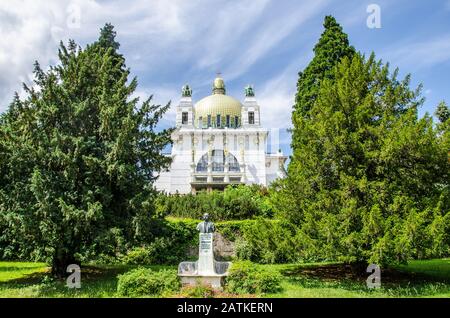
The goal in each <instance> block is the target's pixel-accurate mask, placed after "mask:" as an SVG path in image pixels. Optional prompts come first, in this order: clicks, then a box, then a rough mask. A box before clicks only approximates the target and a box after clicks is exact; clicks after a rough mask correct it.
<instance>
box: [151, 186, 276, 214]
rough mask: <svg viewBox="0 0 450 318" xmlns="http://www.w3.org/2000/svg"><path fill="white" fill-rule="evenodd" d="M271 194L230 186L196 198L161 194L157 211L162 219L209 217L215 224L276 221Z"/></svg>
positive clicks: (249, 188)
mask: <svg viewBox="0 0 450 318" xmlns="http://www.w3.org/2000/svg"><path fill="white" fill-rule="evenodd" d="M268 198H269V195H268V191H267V190H266V189H265V188H263V187H261V186H259V185H251V186H248V185H238V186H228V187H227V188H226V189H225V190H224V191H211V192H206V191H200V192H198V193H197V194H196V195H193V194H186V195H166V194H160V195H159V196H158V198H157V200H156V211H157V214H158V215H160V216H168V215H170V216H175V217H182V218H193V219H199V218H201V216H202V215H203V213H206V212H207V213H209V214H210V215H211V218H212V219H213V220H214V221H216V222H217V221H221V220H243V219H248V218H253V217H255V216H262V217H272V215H273V212H272V206H271V203H270V202H271V201H270V200H269V199H268Z"/></svg>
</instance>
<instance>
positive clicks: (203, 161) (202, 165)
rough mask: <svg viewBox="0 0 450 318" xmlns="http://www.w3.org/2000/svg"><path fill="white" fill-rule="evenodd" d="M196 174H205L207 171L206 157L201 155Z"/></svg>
mask: <svg viewBox="0 0 450 318" xmlns="http://www.w3.org/2000/svg"><path fill="white" fill-rule="evenodd" d="M196 170H197V171H198V172H206V171H208V155H207V154H206V155H203V156H202V157H201V158H200V161H199V162H198V163H197V169H196Z"/></svg>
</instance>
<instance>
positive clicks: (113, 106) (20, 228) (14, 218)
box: [0, 24, 171, 275]
mask: <svg viewBox="0 0 450 318" xmlns="http://www.w3.org/2000/svg"><path fill="white" fill-rule="evenodd" d="M118 48H119V44H118V43H117V42H116V41H115V32H114V30H113V27H112V25H110V24H106V25H105V27H104V28H103V29H102V30H101V34H100V38H99V40H98V41H97V42H95V43H93V44H91V45H87V47H86V48H84V49H82V48H80V47H79V46H77V45H76V44H75V42H74V41H69V44H68V45H67V46H65V45H64V44H62V43H61V46H60V50H59V61H60V63H59V64H58V65H56V66H52V67H51V68H50V70H48V71H44V70H42V68H41V67H40V65H39V64H38V63H37V62H36V64H35V68H34V75H35V82H34V86H33V87H28V86H26V85H25V91H26V94H27V96H26V98H24V99H19V98H18V97H17V96H16V97H15V99H14V101H13V102H12V103H11V106H10V108H9V110H8V111H7V112H6V113H5V114H4V115H2V116H1V120H0V122H1V123H2V124H1V130H0V134H1V136H2V138H1V139H2V140H1V141H0V157H1V159H2V165H1V167H0V169H2V172H3V173H2V174H4V175H3V176H2V179H0V182H1V183H0V200H1V201H0V227H2V231H1V233H0V248H2V250H1V252H2V253H3V256H5V257H8V256H11V255H13V256H14V257H20V256H28V257H34V258H37V259H45V260H48V261H49V262H50V263H51V264H52V270H53V272H54V273H55V274H57V275H65V271H66V266H67V265H68V264H71V263H78V262H79V255H81V254H83V253H85V252H86V251H87V250H90V251H91V252H92V253H95V251H96V249H97V248H98V249H100V248H101V247H102V246H103V245H104V244H108V242H107V240H108V238H110V237H111V236H113V235H114V234H115V233H118V232H120V233H122V235H123V236H124V237H125V238H126V239H129V240H133V239H138V237H139V235H142V231H144V228H143V224H145V222H148V220H149V219H151V218H152V216H153V197H154V190H153V186H152V184H153V182H154V180H155V172H157V171H160V170H161V169H163V168H165V167H166V166H167V165H168V163H169V162H170V159H169V158H167V157H165V156H163V155H161V150H162V149H163V148H164V147H165V146H166V145H167V144H168V143H170V133H171V129H162V130H161V129H159V131H157V124H158V121H159V119H160V118H161V116H162V115H163V114H164V113H165V112H166V111H167V109H168V108H169V104H167V105H165V106H160V105H153V104H152V103H151V97H150V98H149V99H147V100H146V101H144V102H143V103H141V104H140V103H139V99H138V98H136V97H133V92H134V91H135V89H136V87H137V80H136V78H133V79H131V80H130V81H129V74H130V71H129V69H128V68H127V67H126V65H125V59H124V58H123V56H122V55H121V54H119V52H118V51H117V50H118ZM105 240H106V242H105Z"/></svg>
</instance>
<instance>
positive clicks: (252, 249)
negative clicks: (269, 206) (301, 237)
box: [236, 218, 300, 264]
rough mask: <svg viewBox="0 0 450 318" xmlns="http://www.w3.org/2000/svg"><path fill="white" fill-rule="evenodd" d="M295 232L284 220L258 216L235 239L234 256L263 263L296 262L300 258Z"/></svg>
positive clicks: (296, 230) (294, 228) (292, 226)
mask: <svg viewBox="0 0 450 318" xmlns="http://www.w3.org/2000/svg"><path fill="white" fill-rule="evenodd" d="M297 232H298V229H297V228H296V227H295V226H294V225H292V224H290V223H288V222H286V221H281V220H266V219H262V218H259V219H257V220H255V221H254V222H252V223H250V224H248V226H247V227H245V230H244V231H243V233H242V234H243V235H242V237H241V238H240V239H239V240H237V242H236V243H237V244H236V256H237V257H238V258H239V259H241V260H250V261H253V262H257V263H263V264H275V263H291V262H296V261H298V260H299V259H300V254H299V253H300V249H299V247H298V246H299V244H298V242H297V239H296V238H297Z"/></svg>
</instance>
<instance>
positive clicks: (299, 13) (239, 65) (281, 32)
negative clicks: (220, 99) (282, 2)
mask: <svg viewBox="0 0 450 318" xmlns="http://www.w3.org/2000/svg"><path fill="white" fill-rule="evenodd" d="M327 3H328V1H327V0H317V1H314V2H307V3H306V2H302V3H296V5H295V6H294V7H293V8H291V9H290V10H286V11H285V13H284V15H283V16H281V17H280V16H278V17H276V18H275V17H271V16H270V15H269V16H267V17H266V21H264V23H262V24H260V25H258V29H257V32H255V34H254V36H253V37H251V38H250V41H248V42H245V41H243V42H242V48H240V52H239V54H237V58H235V59H234V63H231V64H230V65H229V67H228V68H227V69H226V70H225V73H226V74H227V78H229V79H230V80H231V79H233V78H236V77H239V76H240V75H241V74H243V73H245V72H246V71H247V70H248V68H249V67H251V66H252V65H253V64H254V63H255V62H256V61H258V60H259V59H260V58H261V57H262V56H264V55H265V54H267V53H268V52H269V50H271V49H272V48H274V47H275V46H277V45H278V44H280V42H281V41H282V40H283V39H284V38H286V37H287V36H288V35H289V34H291V32H293V31H294V30H295V29H296V28H298V27H299V26H300V25H302V24H303V23H305V22H306V21H307V20H308V19H310V18H311V17H313V16H314V15H315V14H317V13H318V12H319V10H320V9H322V8H323V7H324V6H325V4H327ZM299 36H301V35H299Z"/></svg>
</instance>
